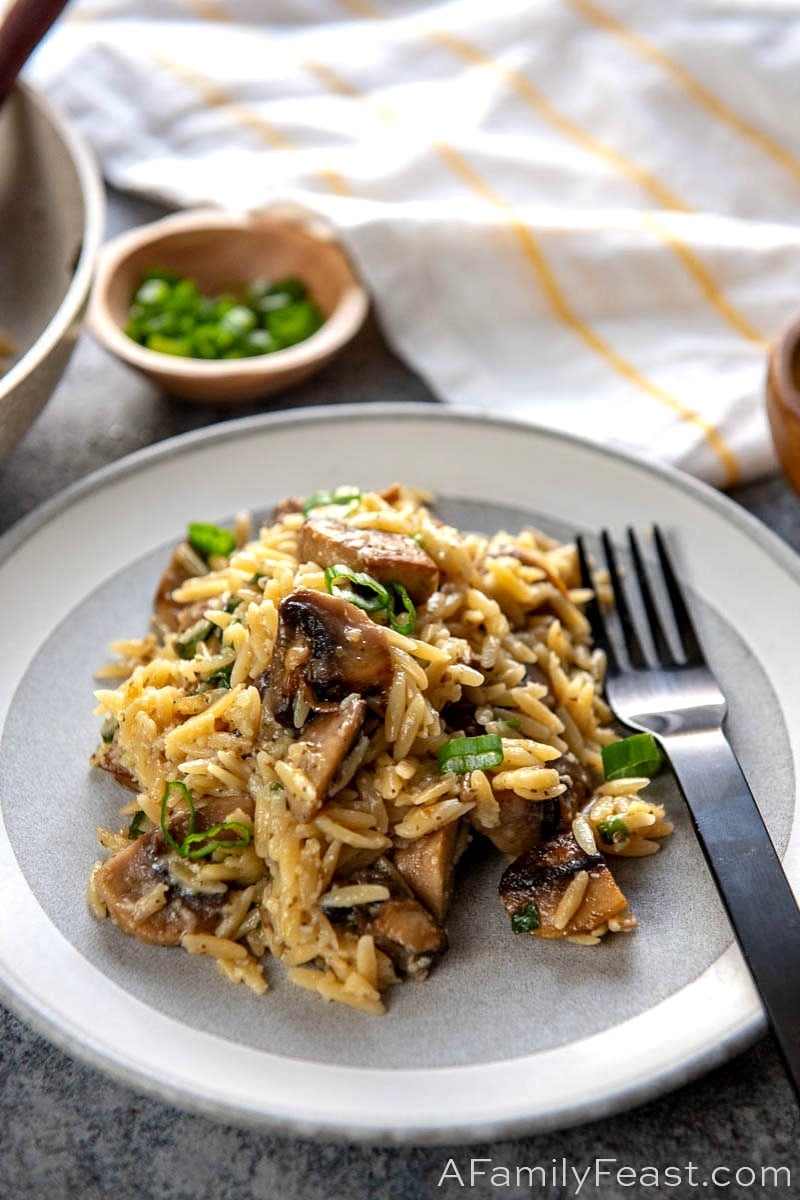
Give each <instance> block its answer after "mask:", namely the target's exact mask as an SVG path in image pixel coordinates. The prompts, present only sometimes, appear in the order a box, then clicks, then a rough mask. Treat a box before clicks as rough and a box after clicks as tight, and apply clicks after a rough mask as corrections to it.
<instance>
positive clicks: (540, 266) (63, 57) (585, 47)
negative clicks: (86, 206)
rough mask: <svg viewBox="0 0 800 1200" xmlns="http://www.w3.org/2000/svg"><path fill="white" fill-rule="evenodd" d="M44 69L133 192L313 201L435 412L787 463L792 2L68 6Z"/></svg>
mask: <svg viewBox="0 0 800 1200" xmlns="http://www.w3.org/2000/svg"><path fill="white" fill-rule="evenodd" d="M28 76H29V78H31V80H32V81H33V82H34V83H36V84H38V85H40V86H42V87H43V88H44V89H45V90H46V91H47V92H48V93H49V95H50V96H51V97H52V98H53V99H54V100H55V101H56V102H57V103H58V104H60V105H62V106H63V107H64V108H65V109H66V110H67V111H68V112H69V113H70V114H71V115H72V116H73V117H74V118H75V120H76V121H77V123H78V125H79V126H80V128H81V129H82V131H83V133H84V134H85V135H86V137H87V138H88V140H89V142H90V143H91V145H92V146H93V148H94V150H95V152H96V154H97V155H98V157H99V159H100V162H101V165H102V168H103V171H104V172H105V175H106V177H107V178H108V179H109V180H110V181H111V182H112V183H114V184H116V185H118V186H119V187H122V188H125V189H132V190H135V191H137V192H141V193H144V194H147V195H151V196H154V197H159V198H161V199H164V200H167V201H169V202H171V203H174V204H175V205H179V206H187V205H195V204H204V203H208V202H212V203H217V204H220V205H223V206H226V207H230V208H234V209H253V208H259V207H262V206H264V205H266V204H268V203H270V202H272V201H276V200H279V201H285V200H293V201H296V202H300V203H302V204H304V205H306V206H307V207H311V208H313V209H316V210H317V211H319V212H322V213H324V214H325V215H326V216H327V217H328V218H329V219H330V220H332V221H333V222H334V223H335V224H336V225H337V226H338V228H339V229H340V230H341V231H342V234H343V236H344V238H345V239H346V242H347V244H348V246H349V248H350V250H351V253H352V255H353V257H354V259H355V260H356V262H357V264H358V267H359V268H360V270H361V272H362V273H363V275H364V277H365V279H366V281H367V283H368V285H369V287H370V289H371V291H372V294H373V297H374V300H375V304H376V306H377V310H378V314H379V317H380V320H381V323H382V326H383V329H384V331H385V333H386V335H387V337H388V339H389V341H390V342H391V343H392V345H393V346H394V347H395V348H396V349H397V351H398V352H399V353H400V354H401V355H402V356H403V358H404V359H405V360H406V361H407V362H408V363H409V364H410V365H411V366H412V367H413V368H415V369H416V370H417V371H418V372H420V374H421V375H422V376H424V378H425V379H426V380H427V381H428V383H429V384H430V386H431V387H432V389H433V390H434V392H435V393H436V394H437V395H438V396H439V397H440V398H441V399H443V400H445V401H448V402H456V403H460V404H463V405H467V406H470V407H473V408H479V409H482V410H487V411H489V412H496V413H509V414H514V415H516V416H521V417H525V418H529V419H531V420H534V421H537V422H540V423H544V424H546V425H548V426H553V427H556V428H558V429H564V430H571V431H575V432H578V433H581V434H584V435H586V436H588V437H590V438H594V439H596V440H597V441H600V442H603V443H609V444H616V445H620V446H623V447H626V448H628V449H633V450H634V451H636V452H638V453H640V454H643V455H645V456H647V457H651V458H657V459H661V460H665V461H668V462H671V463H673V464H675V465H677V466H679V467H681V468H683V469H685V470H687V471H690V472H693V473H695V474H697V475H699V476H702V477H704V478H706V479H707V480H709V481H711V482H713V483H715V484H717V485H722V486H726V485H730V484H733V483H735V482H737V481H742V480H745V479H748V478H753V477H755V476H757V475H759V474H762V473H764V472H766V471H768V470H770V469H771V468H772V467H773V466H774V458H773V452H772V448H771V443H770V438H769V432H768V427H767V423H766V419H765V414H764V407H763V398H762V393H763V380H764V370H765V359H766V352H767V342H768V340H769V339H770V338H771V337H773V336H774V335H775V334H776V332H777V331H778V329H779V328H780V326H781V325H782V324H783V322H784V321H785V320H787V319H788V318H789V317H790V316H792V315H793V313H794V312H795V310H796V309H800V120H798V113H800V3H796V2H794V0H669V3H659V2H656V0H650V2H649V3H647V2H643V0H494V2H491V0H449V2H447V3H440V4H433V3H430V2H427V3H426V2H425V0H139V2H138V3H133V2H132V0H76V2H75V3H74V4H73V5H71V6H70V8H68V9H67V12H66V14H65V17H64V18H63V19H62V21H61V22H60V23H59V24H58V26H57V27H56V28H55V30H54V32H53V34H52V35H51V36H50V38H49V39H48V40H47V41H46V42H45V44H44V45H43V46H42V47H41V48H40V50H39V51H38V53H37V55H36V57H35V59H34V61H33V63H32V64H31V66H30V67H29V69H28ZM382 398H383V399H391V397H382Z"/></svg>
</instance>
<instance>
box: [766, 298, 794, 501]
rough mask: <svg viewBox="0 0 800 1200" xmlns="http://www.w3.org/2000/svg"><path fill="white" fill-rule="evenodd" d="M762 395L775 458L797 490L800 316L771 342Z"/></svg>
mask: <svg viewBox="0 0 800 1200" xmlns="http://www.w3.org/2000/svg"><path fill="white" fill-rule="evenodd" d="M766 399H767V416H768V418H769V425H770V429H771V431H772V440H773V442H774V443H775V450H776V451H777V454H778V461H779V462H780V464H781V468H782V470H783V473H784V474H785V476H786V478H787V479H788V480H789V483H790V484H791V485H792V487H793V488H794V490H795V491H796V492H797V493H798V494H800V317H796V318H795V319H794V320H793V321H791V322H790V323H789V324H788V325H786V326H785V327H784V329H783V330H782V331H781V333H780V334H779V335H778V337H777V338H776V340H775V342H774V343H773V345H772V348H771V350H770V356H769V369H768V371H767V385H766Z"/></svg>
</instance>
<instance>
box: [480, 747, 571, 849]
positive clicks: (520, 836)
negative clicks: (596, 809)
mask: <svg viewBox="0 0 800 1200" xmlns="http://www.w3.org/2000/svg"><path fill="white" fill-rule="evenodd" d="M547 765H548V767H552V768H553V770H555V771H558V777H559V780H560V782H561V783H562V784H564V785H565V787H566V791H564V792H562V793H561V795H560V796H558V797H557V798H555V799H552V800H523V799H522V798H521V797H520V796H517V795H515V794H514V793H513V792H496V793H495V799H496V800H497V803H498V806H499V809H500V820H499V821H498V823H497V824H496V825H492V826H486V825H484V824H483V823H482V821H481V819H480V816H479V815H478V812H477V810H476V809H473V810H472V812H471V813H470V814H469V820H470V822H471V824H472V825H473V826H474V828H475V829H477V830H478V832H479V833H483V834H485V835H486V837H488V838H489V840H490V841H492V842H494V844H495V846H497V849H498V850H502V852H503V853H504V854H510V855H513V856H514V857H517V856H518V855H520V854H524V853H525V851H526V850H530V849H532V848H533V847H534V846H539V845H541V844H542V842H546V841H548V839H550V838H552V837H553V836H554V835H555V834H556V833H557V832H558V831H559V830H560V829H562V830H563V829H569V827H570V825H571V824H572V820H573V817H575V815H576V814H577V813H578V812H579V811H580V809H581V808H582V807H583V805H584V804H585V802H586V801H587V800H588V798H589V796H590V795H591V793H592V782H591V777H590V775H589V772H588V770H587V769H586V767H584V766H582V764H581V763H579V762H578V760H577V758H575V755H574V754H571V753H569V751H568V752H567V753H566V754H562V756H561V757H560V758H556V759H553V760H552V761H551V762H549V763H548V764H547Z"/></svg>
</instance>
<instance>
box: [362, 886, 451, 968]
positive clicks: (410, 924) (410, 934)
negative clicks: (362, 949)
mask: <svg viewBox="0 0 800 1200" xmlns="http://www.w3.org/2000/svg"><path fill="white" fill-rule="evenodd" d="M369 932H370V933H371V934H372V936H373V938H374V939H375V945H376V946H377V947H378V949H379V950H382V951H383V952H384V954H387V955H388V956H389V958H391V960H392V962H394V963H395V964H396V965H397V966H398V967H399V968H400V970H401V971H402V972H403V973H404V974H405V975H408V976H409V978H411V979H425V978H426V977H427V975H428V972H429V970H430V968H431V966H432V965H433V962H434V960H435V959H436V958H438V957H439V955H441V954H444V952H445V950H446V949H447V934H446V933H445V931H444V930H443V929H442V927H441V926H440V925H437V923H436V922H435V921H434V919H433V917H432V916H431V914H430V913H429V912H428V910H427V908H425V907H424V906H423V905H422V904H420V902H419V901H418V900H414V899H409V900H384V902H383V903H382V904H380V905H378V906H377V911H376V913H375V914H374V916H373V917H372V918H371V920H370V923H369Z"/></svg>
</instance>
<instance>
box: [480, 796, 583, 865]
mask: <svg viewBox="0 0 800 1200" xmlns="http://www.w3.org/2000/svg"><path fill="white" fill-rule="evenodd" d="M495 800H496V801H497V804H498V807H499V809H500V820H499V821H498V823H497V824H496V825H491V826H487V825H484V824H483V822H482V821H481V819H480V816H479V815H478V812H477V810H476V809H473V810H472V811H471V812H470V814H469V820H470V823H471V824H472V826H473V827H474V828H475V829H477V831H478V833H482V834H485V836H486V837H488V838H489V840H490V841H491V842H493V843H494V845H495V846H497V849H498V850H502V852H503V854H510V855H513V856H517V855H519V854H524V853H525V851H526V850H530V849H531V847H532V846H539V845H541V843H542V842H546V841H547V839H548V838H551V837H552V836H553V834H554V833H556V831H557V830H558V828H559V824H560V822H561V809H560V805H559V802H558V800H557V799H556V800H523V799H522V797H521V796H517V795H516V794H515V793H514V792H501V791H497V792H495Z"/></svg>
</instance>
